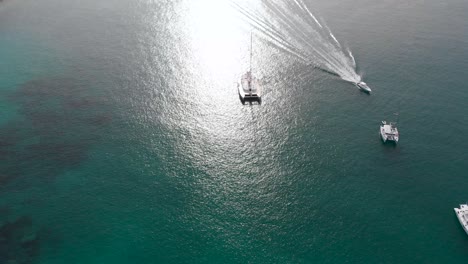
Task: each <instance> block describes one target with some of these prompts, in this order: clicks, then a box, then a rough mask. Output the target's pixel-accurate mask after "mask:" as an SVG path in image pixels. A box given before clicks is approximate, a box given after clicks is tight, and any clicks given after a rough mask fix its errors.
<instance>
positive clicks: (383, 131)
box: [380, 121, 400, 144]
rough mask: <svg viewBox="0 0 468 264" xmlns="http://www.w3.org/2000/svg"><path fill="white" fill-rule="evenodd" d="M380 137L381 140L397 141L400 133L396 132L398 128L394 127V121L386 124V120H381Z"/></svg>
mask: <svg viewBox="0 0 468 264" xmlns="http://www.w3.org/2000/svg"><path fill="white" fill-rule="evenodd" d="M380 137H381V138H382V140H383V142H384V143H386V142H387V141H389V142H393V143H395V144H396V143H398V140H399V138H400V135H399V134H398V128H397V127H396V123H395V122H389V123H388V124H387V122H386V121H382V124H380Z"/></svg>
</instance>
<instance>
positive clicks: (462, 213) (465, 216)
mask: <svg viewBox="0 0 468 264" xmlns="http://www.w3.org/2000/svg"><path fill="white" fill-rule="evenodd" d="M453 209H454V210H455V213H456V214H457V218H458V221H460V224H461V226H462V227H463V229H464V230H465V232H466V233H467V234H468V205H467V204H460V208H453Z"/></svg>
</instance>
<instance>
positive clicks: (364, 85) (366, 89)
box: [356, 82, 372, 93]
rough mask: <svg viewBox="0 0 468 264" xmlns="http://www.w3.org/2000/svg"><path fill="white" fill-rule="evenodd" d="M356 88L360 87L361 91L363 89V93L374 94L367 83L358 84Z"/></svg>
mask: <svg viewBox="0 0 468 264" xmlns="http://www.w3.org/2000/svg"><path fill="white" fill-rule="evenodd" d="M356 86H357V87H359V89H361V90H362V91H364V92H366V93H370V92H372V90H371V88H370V87H369V86H367V83H365V82H358V83H356Z"/></svg>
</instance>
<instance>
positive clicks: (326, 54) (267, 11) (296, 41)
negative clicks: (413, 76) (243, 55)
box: [231, 0, 361, 83]
mask: <svg viewBox="0 0 468 264" xmlns="http://www.w3.org/2000/svg"><path fill="white" fill-rule="evenodd" d="M261 3H262V6H263V7H264V8H263V10H255V9H254V10H252V8H247V7H246V6H245V5H241V4H240V3H238V2H236V1H235V0H232V1H231V4H232V6H233V7H234V8H235V9H237V11H239V12H240V13H241V14H242V15H243V16H244V17H245V18H246V19H247V20H248V22H249V23H250V24H251V25H252V26H253V27H254V28H256V29H257V30H258V31H260V32H261V33H263V34H265V36H266V37H267V38H268V39H269V41H270V42H272V43H273V44H274V45H275V46H277V47H278V48H279V49H281V50H283V51H286V52H288V53H289V54H291V55H293V56H295V57H296V58H298V59H299V60H301V61H303V62H305V63H307V64H311V65H313V66H315V67H317V68H319V69H321V70H323V71H325V72H329V73H332V74H335V75H337V76H339V77H340V78H342V79H343V80H345V81H348V82H352V83H359V82H360V81H361V76H359V74H357V72H356V61H355V59H354V56H353V54H352V52H351V51H350V50H349V49H348V48H345V47H343V46H342V45H341V44H340V42H339V41H338V39H337V38H336V37H335V35H333V33H332V32H331V30H330V29H329V28H328V26H327V25H326V24H325V22H324V21H323V20H321V19H319V18H317V17H316V16H315V15H314V14H313V13H312V12H311V9H310V8H309V7H308V6H307V5H306V4H305V3H304V2H303V1H302V0H292V1H286V0H261Z"/></svg>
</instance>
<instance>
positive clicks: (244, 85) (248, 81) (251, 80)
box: [237, 34, 262, 104]
mask: <svg viewBox="0 0 468 264" xmlns="http://www.w3.org/2000/svg"><path fill="white" fill-rule="evenodd" d="M237 89H238V90H239V98H240V100H241V102H242V104H244V103H245V101H249V102H252V101H256V102H258V103H259V104H260V103H261V102H262V97H261V86H260V82H259V80H258V79H257V78H256V77H255V76H254V75H253V74H252V34H251V35H250V69H249V71H247V72H246V73H244V74H243V75H242V76H241V78H240V81H239V83H238V84H237Z"/></svg>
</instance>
